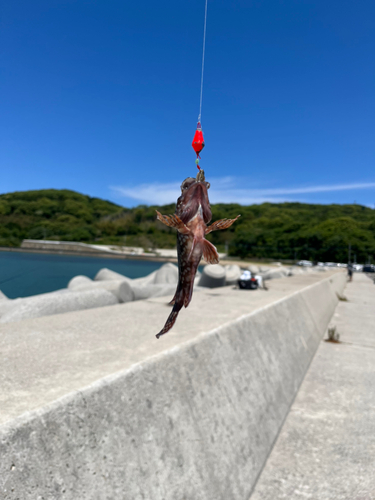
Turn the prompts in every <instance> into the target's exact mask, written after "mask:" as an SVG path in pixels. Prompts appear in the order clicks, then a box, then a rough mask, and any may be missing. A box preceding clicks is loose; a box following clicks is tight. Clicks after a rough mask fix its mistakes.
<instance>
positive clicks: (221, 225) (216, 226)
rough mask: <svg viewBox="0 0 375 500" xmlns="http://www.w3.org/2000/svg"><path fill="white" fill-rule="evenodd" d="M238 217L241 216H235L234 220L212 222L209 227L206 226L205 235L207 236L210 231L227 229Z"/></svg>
mask: <svg viewBox="0 0 375 500" xmlns="http://www.w3.org/2000/svg"><path fill="white" fill-rule="evenodd" d="M238 217H241V215H237V217H236V218H235V219H220V220H217V221H216V222H214V223H213V224H211V226H208V227H207V228H206V231H205V233H206V234H208V233H210V232H211V231H218V230H219V229H227V228H228V227H230V226H231V225H232V224H233V223H234V222H236V220H237V219H238Z"/></svg>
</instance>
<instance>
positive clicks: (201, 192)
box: [176, 170, 212, 224]
mask: <svg viewBox="0 0 375 500" xmlns="http://www.w3.org/2000/svg"><path fill="white" fill-rule="evenodd" d="M209 188H210V183H209V182H207V181H206V179H205V176H204V171H203V170H200V171H199V172H198V174H197V177H196V178H195V179H194V177H188V178H187V179H185V180H184V182H183V183H182V184H181V196H180V197H179V198H178V200H177V206H176V214H177V215H178V216H179V217H180V219H181V220H182V221H183V222H184V223H185V224H187V223H188V222H189V221H190V220H191V219H193V218H194V217H195V216H196V215H197V213H198V212H201V216H202V218H203V220H204V222H205V223H206V224H207V223H208V222H210V220H211V218H212V213H211V207H210V201H209V199H208V189H209Z"/></svg>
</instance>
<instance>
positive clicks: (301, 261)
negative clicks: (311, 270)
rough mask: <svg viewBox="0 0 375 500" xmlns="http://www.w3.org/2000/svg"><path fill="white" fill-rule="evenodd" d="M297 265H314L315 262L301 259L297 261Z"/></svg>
mask: <svg viewBox="0 0 375 500" xmlns="http://www.w3.org/2000/svg"><path fill="white" fill-rule="evenodd" d="M297 266H303V267H312V266H313V263H312V262H310V261H309V260H300V261H299V262H297Z"/></svg>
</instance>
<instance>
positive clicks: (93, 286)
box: [73, 278, 134, 302]
mask: <svg viewBox="0 0 375 500" xmlns="http://www.w3.org/2000/svg"><path fill="white" fill-rule="evenodd" d="M73 279H74V278H73ZM98 289H101V290H107V291H108V292H111V293H113V295H114V296H115V297H116V298H117V302H130V301H131V300H134V293H133V291H132V285H131V281H127V280H117V281H115V280H106V281H104V280H102V281H91V282H90V283H84V284H82V285H79V284H75V285H74V288H73V291H74V292H87V291H90V290H98Z"/></svg>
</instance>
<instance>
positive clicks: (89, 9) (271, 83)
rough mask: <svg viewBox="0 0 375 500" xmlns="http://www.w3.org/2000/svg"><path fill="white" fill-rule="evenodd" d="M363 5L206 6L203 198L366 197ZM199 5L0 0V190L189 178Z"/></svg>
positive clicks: (373, 157)
mask: <svg viewBox="0 0 375 500" xmlns="http://www.w3.org/2000/svg"><path fill="white" fill-rule="evenodd" d="M374 18H375V2H373V0H356V1H354V0H352V1H345V0H340V1H336V0H330V1H327V0H324V1H321V0H311V1H307V0H284V1H282V0H272V1H271V0H269V1H260V0H258V1H251V0H246V1H245V0H241V1H233V0H232V1H228V0H227V1H225V2H224V1H223V0H215V1H213V0H208V19H207V40H206V59H205V74H204V90H203V109H202V126H203V131H204V135H205V141H206V148H205V149H204V151H203V152H202V155H201V156H202V160H201V166H202V168H204V169H205V172H206V177H207V179H208V180H209V181H210V182H211V189H210V199H211V202H220V201H222V202H240V203H244V204H249V203H259V202H263V201H277V202H280V201H302V202H312V203H353V202H354V201H355V202H356V203H360V204H364V205H368V206H371V207H374V206H375V168H374V167H375V57H374V54H375V30H374ZM203 19H204V0H189V1H185V2H175V1H174V2H172V1H169V0H165V1H160V2H155V1H152V2H151V1H149V0H144V1H143V2H130V1H124V0H117V1H112V0H106V1H96V0H77V1H75V0H34V1H33V2H30V1H25V0H20V1H18V2H4V3H3V7H2V13H1V21H0V22H1V26H0V31H1V34H0V37H1V38H0V46H1V51H2V53H1V59H0V71H1V74H0V96H1V97H0V116H1V120H0V193H6V192H11V191H21V190H28V189H42V188H57V189H60V188H66V189H73V190H76V191H79V192H82V193H85V194H89V195H91V196H98V197H101V198H104V199H108V200H112V201H114V202H116V203H119V204H121V205H124V206H135V205H138V204H141V203H146V204H153V203H157V204H159V203H160V204H162V203H169V202H173V201H175V200H176V198H177V196H178V195H179V185H180V184H181V182H182V180H183V179H185V178H186V177H188V176H195V174H196V167H195V163H194V160H195V156H194V152H193V149H192V148H191V141H192V138H193V135H194V131H195V126H196V120H197V115H198V111H199V92H200V71H201V57H202V37H203Z"/></svg>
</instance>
